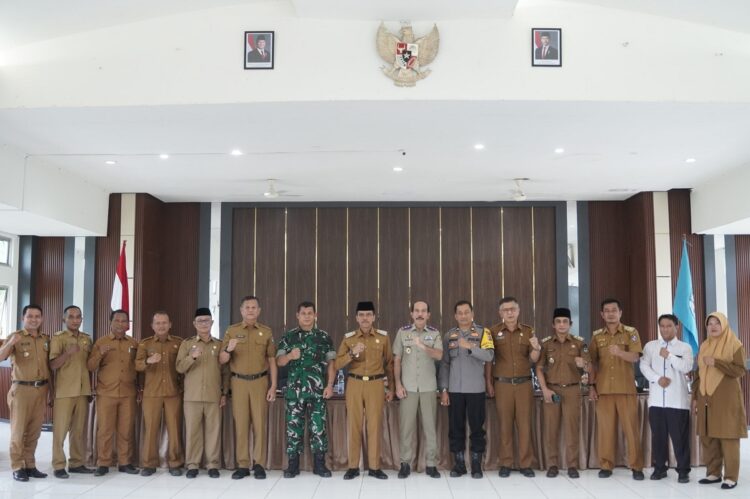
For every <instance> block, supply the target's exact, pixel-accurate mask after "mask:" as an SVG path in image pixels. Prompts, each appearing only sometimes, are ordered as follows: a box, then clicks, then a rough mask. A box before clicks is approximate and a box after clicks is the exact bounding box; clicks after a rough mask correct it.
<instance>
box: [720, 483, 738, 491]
mask: <svg viewBox="0 0 750 499" xmlns="http://www.w3.org/2000/svg"><path fill="white" fill-rule="evenodd" d="M736 486H737V482H734V483H727V482H724V483H722V484H721V488H722V489H724V490H729V489H733V488H735V487H736Z"/></svg>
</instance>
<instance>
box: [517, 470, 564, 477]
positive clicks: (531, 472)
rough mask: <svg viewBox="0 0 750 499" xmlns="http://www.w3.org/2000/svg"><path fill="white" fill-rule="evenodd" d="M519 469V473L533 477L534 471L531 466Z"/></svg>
mask: <svg viewBox="0 0 750 499" xmlns="http://www.w3.org/2000/svg"><path fill="white" fill-rule="evenodd" d="M555 469H557V468H555ZM520 471H521V474H522V475H523V476H525V477H527V478H534V477H535V476H536V474H535V473H534V470H532V469H531V468H521V469H520Z"/></svg>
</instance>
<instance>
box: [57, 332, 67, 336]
mask: <svg viewBox="0 0 750 499" xmlns="http://www.w3.org/2000/svg"><path fill="white" fill-rule="evenodd" d="M64 332H65V331H58V332H56V333H55V336H60V335H61V334H63V333H64Z"/></svg>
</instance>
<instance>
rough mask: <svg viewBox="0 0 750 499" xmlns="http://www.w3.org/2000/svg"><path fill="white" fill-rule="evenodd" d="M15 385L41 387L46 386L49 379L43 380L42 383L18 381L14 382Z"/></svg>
mask: <svg viewBox="0 0 750 499" xmlns="http://www.w3.org/2000/svg"><path fill="white" fill-rule="evenodd" d="M13 383H15V384H16V385H24V386H35V387H39V386H44V385H46V384H47V383H49V380H48V379H43V380H41V381H18V380H14V381H13Z"/></svg>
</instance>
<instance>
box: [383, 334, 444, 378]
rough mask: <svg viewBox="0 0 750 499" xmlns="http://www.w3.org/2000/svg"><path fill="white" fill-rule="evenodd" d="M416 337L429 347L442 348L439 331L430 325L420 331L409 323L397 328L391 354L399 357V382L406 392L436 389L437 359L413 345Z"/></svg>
mask: <svg viewBox="0 0 750 499" xmlns="http://www.w3.org/2000/svg"><path fill="white" fill-rule="evenodd" d="M416 337H419V338H420V339H421V340H422V343H423V344H424V345H426V346H428V347H430V348H436V349H438V350H440V351H442V350H443V341H442V339H441V338H440V331H438V330H437V329H435V328H434V327H432V326H426V327H425V328H424V329H423V330H421V331H420V330H418V329H417V327H416V326H415V325H414V324H409V325H406V326H404V327H402V328H401V329H399V330H398V332H397V333H396V339H395V340H393V355H395V356H396V357H399V358H400V359H401V384H402V385H404V388H405V389H406V391H407V392H434V391H435V390H437V372H436V371H437V370H436V362H437V361H436V360H435V359H433V358H432V357H430V356H429V355H427V352H425V351H424V350H422V349H421V348H418V347H417V346H415V344H414V338H416Z"/></svg>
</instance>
